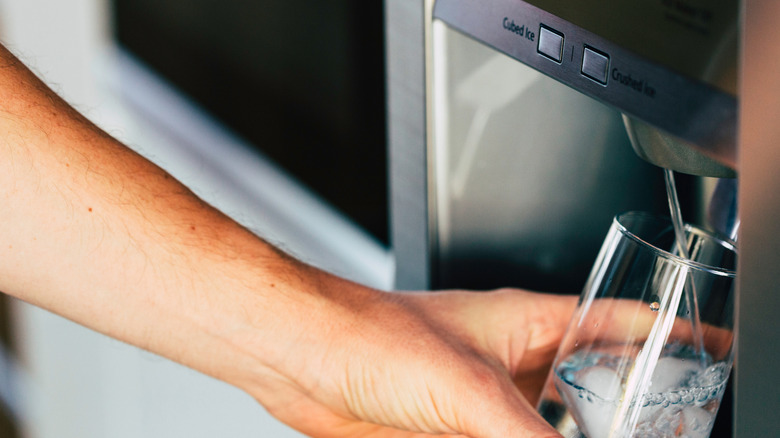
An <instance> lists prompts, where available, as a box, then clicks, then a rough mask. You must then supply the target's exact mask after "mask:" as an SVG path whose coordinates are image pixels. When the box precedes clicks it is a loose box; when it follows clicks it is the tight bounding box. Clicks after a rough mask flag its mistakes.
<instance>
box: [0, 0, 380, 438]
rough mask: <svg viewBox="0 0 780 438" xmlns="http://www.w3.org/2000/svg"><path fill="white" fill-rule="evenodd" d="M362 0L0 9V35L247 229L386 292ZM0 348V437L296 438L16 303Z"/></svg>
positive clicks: (370, 45) (191, 0)
mask: <svg viewBox="0 0 780 438" xmlns="http://www.w3.org/2000/svg"><path fill="white" fill-rule="evenodd" d="M374 3H376V4H371V2H361V1H357V0H333V1H329V2H316V1H313V0H294V1H293V0H287V1H282V0H259V1H249V0H220V1H216V0H154V1H153V0H0V40H2V42H3V44H5V45H6V46H7V47H9V48H10V49H11V50H12V51H14V52H15V53H16V54H17V55H18V56H20V57H21V58H22V60H23V61H25V62H26V63H27V64H28V65H30V66H31V67H32V68H33V70H34V71H35V72H36V73H37V74H38V75H39V76H41V77H42V78H43V79H44V80H45V81H46V82H47V83H48V84H49V85H50V86H51V87H52V88H54V89H55V91H57V92H59V93H60V94H61V95H63V96H64V97H65V98H66V99H67V100H68V101H69V102H70V103H71V104H73V105H74V106H75V107H76V108H77V109H79V110H80V111H81V112H82V113H84V114H85V115H86V116H87V117H89V118H90V119H91V120H93V121H94V122H95V123H97V124H98V125H100V126H101V127H103V128H104V129H105V130H106V131H108V132H109V133H110V134H112V135H114V136H115V137H117V138H119V139H120V140H122V141H124V142H126V143H127V144H128V145H130V146H131V147H133V148H134V149H136V150H137V151H139V152H140V153H142V154H144V155H145V156H147V157H148V158H150V159H151V160H153V161H155V162H156V163H157V164H159V165H160V166H162V167H163V168H165V169H166V170H168V171H169V172H171V173H172V174H173V175H174V176H176V177H177V178H179V179H180V180H181V181H182V182H184V183H185V184H187V185H188V186H189V187H190V188H192V189H193V190H194V191H195V192H196V193H197V194H199V195H200V196H201V197H203V198H204V199H205V200H206V201H208V202H210V203H212V204H214V205H215V206H217V207H218V208H220V209H222V210H223V211H225V212H226V213H228V214H229V215H231V216H233V217H234V218H235V219H237V220H238V221H239V222H241V223H242V224H244V225H246V226H247V227H249V228H250V229H252V230H253V231H255V232H256V233H258V234H260V235H262V236H263V237H265V238H267V239H269V240H271V241H273V242H277V243H278V244H280V245H281V246H282V247H283V248H284V249H286V250H287V251H289V252H291V253H293V254H295V255H296V256H298V257H300V258H302V259H304V260H306V261H308V262H310V263H312V264H315V265H317V266H320V267H322V268H324V269H328V270H331V271H333V272H336V273H338V274H340V275H344V276H347V277H350V278H352V279H355V280H357V281H361V282H363V283H367V284H370V285H372V286H376V287H379V288H389V287H390V286H391V278H392V269H393V260H392V257H391V254H390V252H389V250H388V246H387V210H386V208H387V207H386V205H387V201H386V196H387V195H386V191H387V189H386V170H385V168H386V164H385V156H386V154H385V132H384V111H385V108H384V89H383V66H382V59H383V53H382V17H381V7H382V4H381V2H374ZM0 340H1V341H2V346H3V347H2V349H0V401H2V403H0V406H1V407H2V409H0V438H5V437H30V438H54V437H81V438H91V437H95V438H97V437H101V438H102V437H114V438H116V437H119V438H121V437H128V438H129V437H139V436H144V437H148V438H154V437H171V436H189V437H195V438H197V437H214V436H221V437H282V438H285V437H297V436H300V434H298V433H296V432H294V431H292V430H291V429H289V428H288V427H286V426H284V425H282V424H280V423H279V422H277V421H276V420H274V419H273V418H271V417H270V416H269V415H268V414H267V413H265V411H264V410H263V409H262V408H261V407H260V406H259V405H258V404H257V403H256V402H255V401H254V400H253V399H251V398H250V397H249V396H247V395H246V394H244V393H242V392H241V391H238V390H237V389H235V388H232V387H229V386H227V385H224V384H222V383H221V382H217V381H215V380H213V379H211V378H208V377H205V376H203V375H201V374H199V373H196V372H194V371H191V370H189V369H186V368H184V367H181V366H179V365H176V364H174V363H172V362H170V361H167V360H165V359H162V358H160V357H157V356H155V355H152V354H150V353H147V352H144V351H141V350H138V349H136V348H133V347H129V346H127V345H125V344H122V343H120V342H117V341H114V340H112V339H109V338H107V337H105V336H102V335H99V334H97V333H95V332H92V331H90V330H87V329H85V328H83V327H80V326H78V325H76V324H73V323H71V322H69V321H67V320H64V319H62V318H60V317H57V316H55V315H52V314H50V313H48V312H45V311H42V310H40V309H36V308H34V307H31V306H29V305H26V304H24V303H21V302H18V301H16V300H11V299H8V298H4V299H3V303H2V306H0ZM215 354H218V353H217V352H215Z"/></svg>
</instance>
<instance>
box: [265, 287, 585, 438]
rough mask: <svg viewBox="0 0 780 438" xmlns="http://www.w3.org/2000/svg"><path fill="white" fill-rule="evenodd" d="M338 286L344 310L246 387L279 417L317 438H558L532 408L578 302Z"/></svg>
mask: <svg viewBox="0 0 780 438" xmlns="http://www.w3.org/2000/svg"><path fill="white" fill-rule="evenodd" d="M341 286H342V287H343V289H344V290H342V291H341V293H339V294H337V295H338V296H339V297H342V298H340V299H339V300H337V301H339V309H340V310H341V311H342V312H337V313H341V315H340V316H339V317H338V318H337V319H333V320H331V321H330V323H329V325H328V327H327V328H319V329H318V328H311V326H309V327H308V330H314V331H313V332H310V333H308V334H304V335H303V336H302V337H301V338H299V339H298V341H297V342H295V343H294V344H291V345H290V346H289V354H287V355H286V357H287V359H286V360H282V361H280V362H278V363H277V364H276V366H275V367H274V368H275V369H276V370H275V375H271V376H270V378H269V376H265V378H264V383H263V384H262V385H260V386H259V387H257V388H256V389H255V390H254V391H250V392H251V393H253V394H254V395H255V396H256V397H257V399H258V400H259V401H260V402H261V403H262V404H263V405H265V406H266V407H267V408H268V409H269V411H270V412H271V413H272V414H274V415H275V416H277V417H278V418H279V419H281V420H282V421H284V422H286V423H288V424H290V425H292V426H293V427H295V428H297V429H299V430H301V431H302V432H304V433H306V434H308V435H310V436H313V437H412V436H415V437H418V436H427V435H426V434H449V436H468V437H474V438H489V437H495V438H499V437H501V438H504V437H553V436H556V437H557V436H559V435H558V434H557V433H555V431H554V430H553V429H552V428H551V427H550V426H548V425H547V424H546V423H545V422H544V421H543V420H542V419H541V417H539V416H538V415H537V414H536V411H535V409H534V406H535V404H536V402H537V398H538V396H539V391H540V389H541V386H542V384H543V383H544V380H545V378H546V377H547V373H548V371H549V368H550V365H551V363H552V360H553V358H554V355H555V352H556V350H557V346H558V343H559V342H560V339H561V337H562V335H563V333H564V331H565V329H566V325H567V323H568V321H569V317H570V315H571V312H572V311H573V309H574V306H575V305H576V297H559V296H552V295H541V294H533V293H528V292H521V291H510V290H502V291H497V292H491V293H473V292H471V293H470V292H440V293H425V294H412V293H405V294H400V293H381V292H366V291H361V290H359V289H360V288H359V287H357V286H355V285H351V284H347V283H346V282H343V283H342V284H341ZM356 296H357V297H359V298H357V299H356ZM343 297H349V298H343ZM344 310H347V311H346V312H343V311H344ZM314 320H316V318H313V319H309V321H301V323H302V325H305V326H306V325H308V324H306V323H308V322H313V321H314ZM323 335H324V338H325V339H327V340H328V342H326V343H324V344H323V343H322V342H321V341H320V340H318V339H317V338H322V337H323ZM302 347H305V348H302ZM289 370H294V371H293V372H292V373H291V372H290V371H289ZM513 382H514V383H513ZM405 431H408V432H405Z"/></svg>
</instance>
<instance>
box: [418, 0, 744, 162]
mask: <svg viewBox="0 0 780 438" xmlns="http://www.w3.org/2000/svg"><path fill="white" fill-rule="evenodd" d="M433 16H434V19H435V20H441V21H443V22H445V23H446V24H447V25H449V26H451V27H453V28H455V29H457V30H459V31H460V32H462V33H464V34H466V35H468V36H470V37H472V38H474V39H476V40H478V41H481V42H483V43H484V44H486V45H488V46H490V47H493V48H495V49H496V50H498V51H501V52H503V53H505V54H506V55H508V56H510V57H512V58H514V59H516V60H518V61H520V62H523V63H524V64H527V65H529V66H531V67H533V68H535V69H536V70H539V71H540V72H542V73H544V74H546V75H548V76H550V77H552V78H554V79H556V80H558V81H560V82H562V83H564V84H566V85H568V86H570V87H572V88H575V89H576V90H578V91H580V92H582V93H584V94H586V95H589V96H591V97H593V98H595V99H597V100H600V101H602V102H604V103H607V104H609V105H611V106H614V107H616V108H617V109H618V110H620V111H621V112H623V113H625V114H628V115H630V116H633V117H638V118H640V119H642V120H644V121H646V122H648V123H650V124H652V125H655V126H657V127H658V128H660V129H662V130H664V131H666V132H668V133H670V134H672V135H674V136H676V137H679V138H681V139H683V140H686V141H689V142H691V143H694V144H697V145H700V146H702V147H705V148H718V147H722V146H723V145H725V144H729V143H730V144H733V143H734V142H735V141H736V126H737V99H736V97H735V96H734V95H732V94H730V93H728V92H726V91H724V90H722V89H720V88H718V87H716V86H714V85H713V84H711V83H708V82H706V81H705V80H703V79H700V78H696V77H693V76H691V75H689V74H683V73H681V72H680V71H679V69H675V68H674V67H675V66H674V65H663V64H661V63H659V62H658V61H657V58H655V59H651V58H652V56H647V55H645V54H643V55H639V54H637V53H635V52H633V51H631V50H628V49H626V48H625V47H624V45H621V44H617V43H615V42H614V41H613V40H612V39H607V38H604V37H602V36H600V35H598V34H596V33H593V32H591V31H589V30H587V29H584V28H583V27H580V26H577V25H575V24H573V23H571V22H569V21H567V20H564V19H563V18H561V17H559V16H557V15H555V14H553V13H551V12H548V11H545V10H542V9H540V8H538V7H536V6H534V5H532V4H529V3H527V2H524V1H518V0H437V1H436V4H435V6H434V14H433ZM637 20H641V17H639V18H637ZM621 25H623V26H625V23H622V24H621ZM627 38H634V39H638V38H646V39H647V40H648V41H650V40H652V38H653V36H652V35H650V36H641V35H640V36H636V35H634V36H631V35H629V36H628V37H627ZM613 39H614V35H613ZM648 44H649V43H648ZM627 45H629V46H631V47H637V46H641V44H638V43H637V42H636V41H632V42H631V44H627ZM669 63H670V64H676V62H674V60H672V61H670V62H669ZM705 121H706V123H705ZM713 127H715V128H714V129H713Z"/></svg>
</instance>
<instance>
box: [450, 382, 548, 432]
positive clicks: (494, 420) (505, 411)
mask: <svg viewBox="0 0 780 438" xmlns="http://www.w3.org/2000/svg"><path fill="white" fill-rule="evenodd" d="M491 368H492V367H491ZM473 385H474V386H475V388H474V389H473V392H472V391H468V390H465V391H461V392H460V393H459V394H461V398H460V400H459V402H460V404H459V406H460V408H461V409H462V411H461V412H460V413H461V415H460V416H459V417H460V418H461V419H462V422H463V424H462V427H461V430H462V431H463V433H464V434H465V435H466V436H469V437H473V438H526V437H527V438H531V437H533V438H561V435H560V434H559V433H558V432H556V431H555V429H554V428H553V427H552V426H550V425H549V424H548V423H547V422H546V421H545V420H544V419H543V418H542V417H541V415H539V414H538V413H537V412H536V409H534V407H533V406H532V405H531V404H530V403H529V402H528V400H526V399H525V397H523V395H522V394H521V393H520V391H519V390H518V389H517V387H515V385H514V383H513V382H512V379H511V377H510V376H509V375H508V374H507V373H505V372H503V370H500V371H499V370H498V369H497V368H493V369H492V370H491V371H490V372H489V373H486V374H484V375H481V376H477V378H475V379H474V380H473Z"/></svg>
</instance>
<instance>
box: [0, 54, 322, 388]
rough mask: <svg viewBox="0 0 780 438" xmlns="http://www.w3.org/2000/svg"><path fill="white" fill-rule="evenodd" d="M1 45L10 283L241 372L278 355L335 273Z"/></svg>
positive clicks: (28, 294) (141, 342)
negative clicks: (316, 265) (98, 120)
mask: <svg viewBox="0 0 780 438" xmlns="http://www.w3.org/2000/svg"><path fill="white" fill-rule="evenodd" d="M0 51H1V52H0V156H2V157H3V158H2V159H0V194H2V199H3V207H2V208H0V223H1V224H2V226H0V289H1V290H3V291H4V292H6V293H9V294H11V295H14V296H16V297H19V298H21V299H23V300H26V301H29V302H31V303H33V304H36V305H39V306H41V307H44V308H47V309H49V310H52V311H54V312H55V313H59V314H61V315H63V316H65V317H68V318H70V319H73V320H75V321H77V322H79V323H81V324H84V325H87V326H89V327H91V328H94V329H96V330H98V331H101V332H103V333H106V334H109V335H111V336H113V337H117V338H119V339H122V340H125V341H127V342H130V343H132V344H135V345H138V346H141V347H143V348H146V349H149V350H152V351H155V352H157V353H160V354H163V355H165V356H167V357H170V358H172V359H174V360H177V361H179V362H183V363H185V364H187V365H190V366H192V367H194V368H196V369H199V370H201V371H204V372H207V373H209V374H212V375H215V376H217V377H219V378H222V379H225V380H228V381H232V382H233V383H241V382H240V380H241V379H247V378H251V377H250V376H248V375H244V374H242V373H245V372H246V370H248V369H250V368H254V369H255V370H256V369H257V361H258V360H266V361H268V362H273V361H274V360H276V358H275V357H274V356H273V354H272V353H274V354H276V353H275V352H276V351H278V348H275V346H274V345H273V343H274V342H277V341H278V340H280V339H284V338H285V337H289V336H290V335H294V332H291V331H292V330H293V327H294V323H295V322H296V321H300V320H301V319H302V318H304V317H305V316H306V315H307V312H311V310H310V308H316V307H317V306H320V305H322V304H321V303H322V300H321V299H320V297H318V296H317V294H318V293H319V291H320V289H321V287H320V285H319V284H318V282H319V281H331V280H330V277H327V276H325V275H324V274H322V273H318V272H316V271H314V270H312V269H311V268H309V267H306V266H304V265H302V264H299V263H297V262H295V261H293V260H292V259H289V258H288V257H286V256H284V255H283V254H281V253H279V252H278V251H277V250H275V249H274V248H273V247H272V246H270V245H267V244H266V243H265V242H263V241H262V240H260V239H258V238H256V237H255V236H253V235H252V234H251V233H249V232H248V231H247V230H245V229H243V228H242V227H240V226H238V225H237V224H236V223H235V222H233V221H232V220H230V219H229V218H227V217H225V216H224V215H222V214H221V213H219V212H218V211H216V210H214V209H212V208H210V207H208V206H206V205H204V204H203V203H202V201H200V200H199V199H198V198H197V197H196V196H194V195H193V194H192V193H191V192H190V191H189V190H187V189H186V188H185V187H183V186H182V185H181V184H179V183H178V182H177V181H175V180H174V179H172V178H171V177H170V176H169V175H168V174H166V173H165V172H164V171H162V170H161V169H159V168H157V167H155V166H154V165H152V164H151V163H149V162H148V161H146V160H144V159H143V158H141V157H140V156H138V155H136V154H135V153H133V152H132V151H130V150H129V149H127V148H125V147H123V146H122V145H121V144H119V143H118V142H116V141H115V140H114V139H112V138H110V137H109V136H107V135H106V134H104V133H103V132H101V131H100V130H99V129H97V128H96V127H95V126H93V125H92V124H90V123H89V122H88V121H86V120H85V119H84V118H83V117H81V116H80V115H78V114H77V113H76V112H74V111H73V110H72V109H70V108H69V107H68V106H67V105H66V104H65V103H64V102H62V101H61V100H60V99H59V98H58V97H56V96H55V95H54V94H53V93H52V92H51V91H50V90H48V89H47V88H46V87H45V86H44V85H43V84H42V83H40V81H38V80H37V79H36V78H35V77H34V76H33V75H32V74H30V73H29V71H27V69H26V68H25V67H24V66H22V65H21V64H20V63H18V62H17V61H16V60H15V59H14V58H13V57H12V56H11V55H10V54H9V53H8V52H6V51H5V50H4V49H1V48H0ZM323 279H325V280H323ZM296 312H297V313H296ZM260 328H262V330H260ZM282 335H284V336H282ZM250 362H251V363H250Z"/></svg>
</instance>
